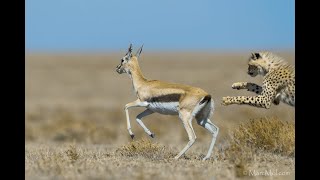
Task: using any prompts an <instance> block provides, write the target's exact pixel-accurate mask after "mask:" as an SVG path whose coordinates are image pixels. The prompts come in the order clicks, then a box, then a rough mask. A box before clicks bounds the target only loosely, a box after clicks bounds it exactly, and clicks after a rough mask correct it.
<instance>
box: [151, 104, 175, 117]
mask: <svg viewBox="0 0 320 180" xmlns="http://www.w3.org/2000/svg"><path fill="white" fill-rule="evenodd" d="M178 106H179V103H178V102H152V103H149V105H148V107H147V108H148V109H150V110H151V111H153V112H157V113H160V114H170V115H176V114H178V109H179V108H178Z"/></svg>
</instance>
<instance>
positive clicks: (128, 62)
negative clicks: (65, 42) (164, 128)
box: [116, 45, 219, 160]
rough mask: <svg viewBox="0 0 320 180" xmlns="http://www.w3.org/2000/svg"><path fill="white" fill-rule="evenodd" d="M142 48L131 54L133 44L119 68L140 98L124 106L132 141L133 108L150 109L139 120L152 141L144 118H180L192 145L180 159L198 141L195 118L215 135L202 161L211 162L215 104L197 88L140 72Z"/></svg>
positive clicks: (213, 139)
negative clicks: (151, 78)
mask: <svg viewBox="0 0 320 180" xmlns="http://www.w3.org/2000/svg"><path fill="white" fill-rule="evenodd" d="M142 47H143V46H141V48H140V49H139V50H138V52H137V53H136V55H132V45H130V47H129V49H128V52H127V54H126V56H124V57H123V58H122V59H121V63H120V64H119V65H118V66H117V69H116V71H117V72H118V73H119V74H122V73H127V74H128V75H129V77H130V78H131V79H132V85H133V89H134V91H135V93H136V96H137V98H138V99H137V100H136V101H134V102H131V103H128V104H126V106H125V112H126V117H127V129H128V131H129V134H130V136H131V137H132V138H133V137H134V134H133V133H132V131H131V125H130V119H129V112H128V109H129V108H131V107H145V108H147V109H146V110H145V111H143V112H142V113H140V114H139V115H138V116H137V118H136V120H137V122H138V123H139V125H140V126H141V127H142V128H143V129H144V130H145V132H146V133H147V134H148V135H149V136H150V137H152V138H153V137H154V134H153V133H152V132H151V131H150V130H149V129H148V128H147V127H146V126H145V125H144V124H143V122H142V120H141V119H142V118H143V117H145V116H148V115H150V114H152V113H154V112H158V113H161V114H170V115H179V118H180V119H181V121H182V124H183V126H184V128H185V130H186V132H187V134H188V137H189V142H188V144H187V145H186V146H185V147H184V148H183V150H181V151H180V153H179V154H178V155H177V156H176V157H175V159H178V158H179V157H181V156H182V155H183V154H184V153H185V152H186V151H187V150H188V149H189V148H190V147H191V146H192V145H193V143H194V142H195V140H196V138H197V137H196V134H195V132H194V130H193V127H192V119H193V118H195V119H196V120H197V123H198V124H199V125H201V126H202V127H204V128H205V129H207V130H208V131H209V132H210V133H211V134H212V141H211V144H210V147H209V150H208V153H207V155H206V156H205V157H204V158H203V160H206V159H208V158H209V157H210V155H211V153H212V149H213V146H214V143H215V140H216V137H217V134H218V132H219V128H218V127H217V126H215V125H214V124H213V123H212V122H211V121H210V119H209V118H210V117H211V116H212V114H213V111H214V103H213V100H212V98H211V96H210V95H209V94H208V93H207V92H205V91H204V90H202V89H200V88H197V87H192V86H188V85H184V84H176V83H169V82H164V81H159V80H148V79H146V78H145V77H144V76H143V74H142V72H141V69H140V67H139V63H138V57H137V56H139V55H140V53H141V51H142Z"/></svg>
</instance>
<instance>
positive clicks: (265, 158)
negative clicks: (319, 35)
mask: <svg viewBox="0 0 320 180" xmlns="http://www.w3.org/2000/svg"><path fill="white" fill-rule="evenodd" d="M276 53H277V54H278V55H280V56H282V57H284V58H285V59H286V60H287V61H289V63H291V64H294V58H295V57H294V52H276ZM124 54H125V52H122V53H103V54H70V53H64V54H40V53H37V54H35V53H33V54H27V55H26V90H25V93H26V110H25V113H26V119H25V121H26V127H25V129H26V134H25V135H26V138H25V143H26V144H25V153H26V156H25V166H26V169H25V174H26V179H237V178H243V179H294V174H295V173H294V165H295V163H294V161H295V158H294V142H293V145H292V143H291V144H288V143H285V142H288V141H289V140H292V138H293V139H294V128H291V127H292V125H293V127H294V124H295V123H294V121H295V110H294V108H293V107H290V106H288V105H285V104H281V103H280V105H278V106H275V105H273V106H272V107H271V108H270V109H268V110H266V109H260V108H254V107H250V106H238V105H230V106H227V107H226V106H222V105H220V103H221V98H222V97H223V96H236V95H254V94H252V93H250V92H248V91H245V90H239V91H238V90H233V89H232V88H231V85H232V83H234V82H238V81H248V82H255V83H258V84H261V82H262V77H256V78H251V77H249V76H248V75H247V74H246V71H247V64H246V63H247V59H248V57H249V54H250V52H237V53H235V52H234V53H208V52H164V53H159V52H157V53H156V52H153V53H152V52H149V53H148V52H143V53H142V55H141V58H140V67H141V69H142V72H143V73H144V75H145V76H146V77H147V78H149V79H159V80H164V81H171V82H176V83H185V84H189V85H193V86H197V87H201V88H202V89H204V90H205V91H207V92H208V93H210V94H211V95H212V97H213V99H214V101H215V112H214V115H213V118H212V122H214V123H215V124H216V125H217V126H218V127H219V128H220V132H219V135H218V138H217V141H216V145H215V148H214V153H213V155H212V158H211V159H210V160H208V161H205V162H202V161H201V160H200V159H201V157H203V156H204V155H205V154H206V153H207V150H208V148H209V143H210V140H211V136H210V135H209V133H208V132H206V130H205V129H203V128H202V127H199V126H198V125H197V124H196V123H195V122H193V126H194V129H195V132H196V135H197V141H196V143H195V144H194V145H193V146H192V147H191V148H190V150H189V151H188V152H187V153H186V155H185V156H184V157H183V158H181V159H179V160H178V161H175V160H173V159H172V157H174V156H175V155H176V154H177V153H178V152H179V151H180V150H181V149H182V148H183V147H184V146H185V145H186V143H187V141H188V138H187V133H186V132H185V130H184V128H183V126H182V123H181V122H180V120H179V119H178V117H177V116H165V115H159V114H152V115H150V116H148V117H146V118H144V120H143V121H144V123H145V124H146V126H147V127H148V128H149V129H150V130H151V131H153V132H154V133H155V134H156V137H155V138H154V139H151V138H149V137H148V135H147V134H145V133H144V131H143V129H142V128H141V127H140V126H139V125H138V124H137V123H136V122H135V116H136V115H137V114H138V113H140V112H141V111H142V110H143V108H136V109H132V110H130V117H131V124H132V130H133V132H134V133H135V135H136V136H135V138H136V139H135V140H134V141H132V140H131V138H130V136H129V135H128V133H127V130H126V121H125V113H124V111H123V108H124V105H125V104H126V103H128V102H131V101H134V100H135V99H136V97H135V96H134V93H133V90H132V85H131V82H130V79H129V77H128V76H126V75H119V74H118V73H116V71H115V67H116V66H117V65H118V64H119V62H120V58H121V57H122V56H123V55H124ZM261 118H265V121H268V119H277V120H280V121H281V122H284V123H287V124H285V125H284V128H283V129H284V130H283V129H281V128H279V127H280V126H281V127H282V125H281V124H279V123H278V122H276V121H274V122H273V121H272V123H273V124H272V123H271V124H270V127H275V128H269V130H268V131H266V130H264V129H268V128H263V127H267V126H268V127H269V124H263V125H262V126H261V125H259V124H255V125H254V126H252V127H251V126H250V120H254V121H255V122H258V119H261ZM241 123H242V124H244V127H247V130H246V128H242V129H241V128H240V127H241V126H240V124H241ZM274 124H275V126H274ZM249 126H250V127H251V129H252V133H253V136H250V137H249V136H247V135H244V136H242V135H241V133H240V134H239V133H238V134H237V137H241V138H243V139H245V141H246V139H247V138H251V140H252V141H254V142H255V140H254V139H255V138H254V137H256V136H257V134H254V133H255V131H253V129H256V128H261V132H264V131H266V134H267V135H265V136H264V137H266V141H263V142H260V141H259V143H260V144H259V145H257V144H254V145H252V144H248V143H244V144H241V146H234V147H238V149H237V148H235V149H232V151H230V147H233V146H230V144H231V145H232V143H233V144H237V142H236V143H235V141H233V140H235V139H237V138H234V137H232V134H233V135H234V133H235V132H238V131H237V130H239V128H240V131H245V132H247V131H248V132H251V131H249V130H248V129H249V128H250V127H249ZM287 126H288V127H287ZM272 129H281V130H283V131H284V132H286V133H281V132H280V131H279V132H278V131H277V132H274V131H272ZM277 133H278V136H279V137H282V136H284V138H276V137H274V138H273V136H270V134H275V135H276V134H277ZM263 134H265V133H263ZM289 135H290V136H289ZM287 136H288V137H287ZM252 137H253V138H252ZM238 139H239V138H238ZM260 139H261V137H260ZM288 139H289V140H288ZM282 141H285V142H282ZM275 142H276V143H275ZM290 142H291V141H290ZM268 143H269V144H268ZM260 145H261V146H260ZM269 145H270V146H269ZM292 146H293V149H292ZM228 147H229V149H228ZM239 147H240V149H239ZM269 147H270V148H269ZM271 147H272V148H271ZM284 147H288V148H284ZM139 148H140V149H139ZM268 148H269V149H268ZM137 149H138V150H139V151H137ZM291 151H293V153H291ZM226 152H232V153H226ZM283 152H290V153H283ZM266 171H268V172H272V173H274V175H268V174H267V175H263V174H262V173H263V172H266ZM259 172H260V175H257V173H259ZM250 173H251V174H250ZM285 173H286V174H285ZM253 174H255V175H253Z"/></svg>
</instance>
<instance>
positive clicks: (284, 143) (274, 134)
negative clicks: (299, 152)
mask: <svg viewBox="0 0 320 180" xmlns="http://www.w3.org/2000/svg"><path fill="white" fill-rule="evenodd" d="M294 142H295V126H294V124H293V123H289V122H284V121H280V120H279V119H278V118H261V119H252V120H250V121H249V122H247V123H242V124H240V126H239V127H238V128H237V129H235V130H234V131H233V132H232V133H231V140H230V147H229V151H235V152H240V151H242V152H245V151H246V152H247V153H249V154H252V153H256V152H257V151H265V152H271V153H277V154H280V155H285V156H294V151H295V144H294ZM248 151H252V152H248Z"/></svg>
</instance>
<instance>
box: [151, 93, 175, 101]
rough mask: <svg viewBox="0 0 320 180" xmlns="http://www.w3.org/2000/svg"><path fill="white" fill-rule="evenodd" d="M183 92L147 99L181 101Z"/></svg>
mask: <svg viewBox="0 0 320 180" xmlns="http://www.w3.org/2000/svg"><path fill="white" fill-rule="evenodd" d="M180 97H181V94H168V95H162V96H157V97H151V98H149V99H147V102H179V100H180Z"/></svg>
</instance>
